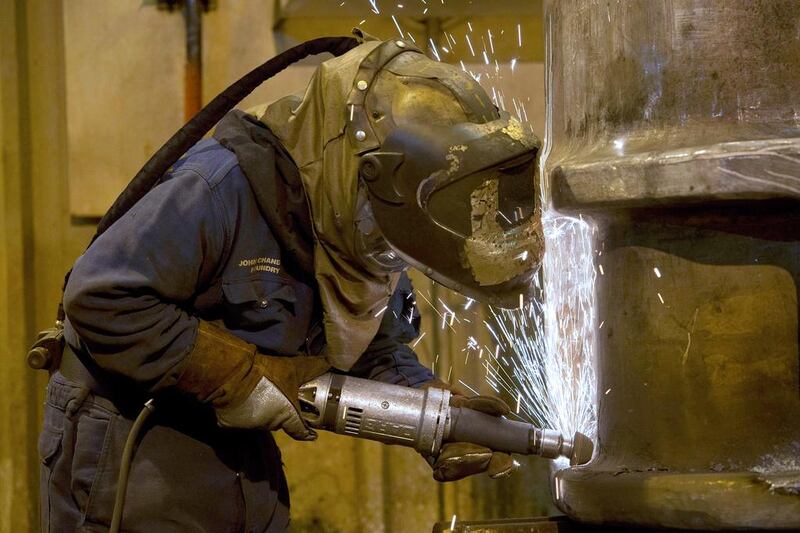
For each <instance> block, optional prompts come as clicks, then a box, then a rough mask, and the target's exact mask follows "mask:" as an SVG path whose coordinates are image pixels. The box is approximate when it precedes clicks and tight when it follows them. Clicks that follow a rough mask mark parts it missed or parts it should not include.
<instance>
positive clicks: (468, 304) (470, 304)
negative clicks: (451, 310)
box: [464, 298, 475, 311]
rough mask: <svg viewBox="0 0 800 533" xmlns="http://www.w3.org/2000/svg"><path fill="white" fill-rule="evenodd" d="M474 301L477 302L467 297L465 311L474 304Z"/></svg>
mask: <svg viewBox="0 0 800 533" xmlns="http://www.w3.org/2000/svg"><path fill="white" fill-rule="evenodd" d="M474 303H475V300H473V299H472V298H467V303H465V304H464V311H466V310H467V309H469V308H470V307H472V304H474Z"/></svg>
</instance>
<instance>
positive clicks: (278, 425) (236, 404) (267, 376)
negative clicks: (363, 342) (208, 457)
mask: <svg viewBox="0 0 800 533" xmlns="http://www.w3.org/2000/svg"><path fill="white" fill-rule="evenodd" d="M329 368H330V365H329V364H328V362H327V361H326V360H325V358H324V357H311V356H303V355H298V356H295V357H274V356H269V355H263V354H260V353H258V351H257V349H256V347H255V346H254V345H252V344H249V343H247V342H245V341H243V340H242V339H240V338H238V337H236V336H235V335H232V334H230V333H228V332H227V331H224V330H222V329H220V328H218V327H216V326H213V325H211V324H209V323H207V322H203V321H202V320H201V321H200V326H199V328H198V330H197V339H196V341H195V345H194V347H193V348H192V351H191V353H190V354H189V355H188V356H187V358H186V361H185V363H184V368H183V370H182V373H181V375H180V377H179V378H178V381H177V383H176V384H175V386H176V388H178V389H179V390H181V391H183V392H187V393H189V394H191V395H193V396H195V397H196V398H197V399H198V400H199V401H201V402H204V403H210V404H211V405H212V406H213V407H214V409H215V411H216V415H217V422H218V423H219V424H220V425H221V426H225V427H232V428H264V429H268V430H270V431H275V430H277V429H283V430H284V431H285V432H286V433H287V434H288V435H289V436H290V437H292V438H294V439H297V440H314V439H316V438H317V434H316V432H314V430H312V429H311V428H309V427H308V426H306V424H305V422H303V419H302V418H301V417H300V404H299V402H298V394H299V387H300V386H301V385H302V384H304V383H306V382H307V381H309V380H311V379H313V378H315V377H317V376H319V375H321V374H323V373H325V372H326V371H327V370H328V369H329Z"/></svg>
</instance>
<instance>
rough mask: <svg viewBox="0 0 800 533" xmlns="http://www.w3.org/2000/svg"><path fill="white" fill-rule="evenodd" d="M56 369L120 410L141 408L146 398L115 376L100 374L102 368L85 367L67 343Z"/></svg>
mask: <svg viewBox="0 0 800 533" xmlns="http://www.w3.org/2000/svg"><path fill="white" fill-rule="evenodd" d="M58 370H59V372H60V373H61V375H62V376H64V377H65V378H67V379H68V380H69V381H72V382H73V383H76V384H78V385H81V386H84V387H86V388H87V389H89V390H90V391H91V393H92V394H94V395H95V396H100V397H102V398H105V399H106V400H109V401H110V402H111V403H113V404H114V405H115V406H116V407H117V409H119V410H120V411H130V410H134V409H141V407H142V405H144V401H145V400H146V398H144V395H143V394H142V392H141V391H135V390H134V388H133V387H132V385H130V384H128V383H120V379H119V378H117V377H114V376H108V375H102V372H103V371H102V370H96V371H92V370H90V369H89V368H87V366H86V365H85V364H84V363H83V361H81V359H80V357H78V355H77V354H76V353H75V352H74V351H73V350H72V348H70V347H69V345H65V346H64V354H63V355H62V357H61V366H60V367H59V369H58ZM98 376H99V377H98Z"/></svg>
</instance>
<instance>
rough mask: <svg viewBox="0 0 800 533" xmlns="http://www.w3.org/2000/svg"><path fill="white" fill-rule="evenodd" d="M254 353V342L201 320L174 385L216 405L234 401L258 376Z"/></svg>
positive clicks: (253, 383)
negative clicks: (254, 366)
mask: <svg viewBox="0 0 800 533" xmlns="http://www.w3.org/2000/svg"><path fill="white" fill-rule="evenodd" d="M255 354H256V347H255V346H254V345H252V344H249V343H247V342H245V341H243V340H242V339H240V338H238V337H236V336H235V335H232V334H231V333H228V332H227V331H225V330H223V329H220V328H218V327H216V326H214V325H212V324H210V323H208V322H204V321H202V320H201V321H200V324H199V326H198V328H197V337H196V339H195V343H194V346H193V347H192V351H191V352H189V355H187V356H186V359H185V360H184V363H183V369H182V372H181V375H180V377H179V378H178V381H177V382H176V384H175V387H176V388H177V389H178V390H181V391H183V392H186V393H188V394H191V395H192V396H194V397H195V398H197V399H198V400H199V401H201V402H204V403H211V404H212V405H213V406H214V407H216V408H220V407H227V406H233V405H237V404H239V403H241V402H243V401H244V400H245V398H247V396H248V395H249V394H250V392H251V391H252V390H253V389H254V388H255V386H256V384H257V383H258V380H259V379H260V375H259V374H258V373H256V372H253V360H254V358H255Z"/></svg>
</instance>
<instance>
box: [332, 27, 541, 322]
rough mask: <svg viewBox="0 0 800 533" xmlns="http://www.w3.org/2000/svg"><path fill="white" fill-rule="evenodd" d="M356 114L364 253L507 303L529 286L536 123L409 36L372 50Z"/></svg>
mask: <svg viewBox="0 0 800 533" xmlns="http://www.w3.org/2000/svg"><path fill="white" fill-rule="evenodd" d="M348 113H349V114H350V116H349V121H348V122H347V127H346V130H345V134H346V135H347V136H348V137H349V139H350V143H351V146H354V147H356V148H357V150H358V153H359V155H360V161H359V177H360V184H361V190H360V194H361V198H360V201H359V202H358V213H357V216H356V222H357V228H358V232H359V236H358V241H359V245H360V248H361V253H362V254H363V255H364V256H366V257H368V258H369V259H370V260H371V261H373V262H374V263H375V264H376V265H377V266H379V267H380V268H384V269H390V270H391V269H402V268H405V266H407V265H410V266H413V267H415V268H417V269H419V270H421V271H422V272H424V273H425V274H426V275H427V276H428V277H430V278H432V279H433V280H435V281H437V282H439V283H441V284H443V285H445V286H447V287H450V288H451V289H454V290H456V291H458V292H460V293H462V294H464V295H466V296H468V297H471V298H474V299H477V300H481V301H486V302H487V303H491V304H495V305H499V306H502V307H512V306H516V305H517V304H518V302H519V299H520V295H523V296H526V295H528V294H530V293H531V292H532V290H533V287H532V285H533V283H532V281H533V276H535V275H536V269H537V267H538V265H539V263H540V259H541V253H542V250H543V242H542V234H541V222H540V207H539V203H538V201H537V194H536V193H537V187H538V183H537V182H538V180H537V178H536V170H537V155H538V151H539V148H540V143H539V140H538V139H537V138H536V137H535V136H534V135H533V134H532V132H531V131H530V130H529V129H528V128H526V127H525V126H523V125H522V124H521V123H520V122H518V121H517V120H515V119H514V118H512V117H510V116H509V114H508V113H506V112H505V111H500V110H499V109H498V108H497V107H496V106H495V105H494V104H493V103H492V101H491V99H490V98H489V97H488V95H487V94H486V92H485V91H484V90H483V88H482V87H481V86H480V84H479V83H477V81H476V80H475V79H473V77H472V76H471V75H469V74H467V73H466V72H464V71H463V70H462V69H460V68H458V67H456V66H453V65H448V64H445V63H440V62H437V61H433V60H431V59H429V58H428V57H426V56H425V55H424V54H422V53H421V52H420V51H419V50H417V49H416V48H414V47H413V46H412V45H411V44H409V43H407V42H405V41H386V42H384V43H382V44H381V45H380V46H378V47H377V48H375V49H374V50H373V51H372V52H371V53H370V54H369V55H368V56H367V57H366V58H365V59H364V60H363V62H362V63H361V65H360V67H359V70H358V74H357V75H356V77H355V80H354V82H353V87H352V90H351V92H350V95H349V98H348Z"/></svg>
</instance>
